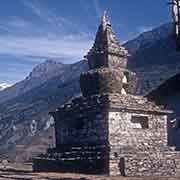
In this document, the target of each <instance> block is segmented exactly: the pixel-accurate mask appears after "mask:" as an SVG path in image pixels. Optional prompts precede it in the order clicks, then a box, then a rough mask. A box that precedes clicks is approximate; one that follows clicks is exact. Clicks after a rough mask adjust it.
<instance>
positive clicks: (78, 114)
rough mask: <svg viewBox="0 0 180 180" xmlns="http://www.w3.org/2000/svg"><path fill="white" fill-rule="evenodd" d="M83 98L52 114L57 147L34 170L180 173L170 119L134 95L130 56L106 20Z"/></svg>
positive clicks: (83, 80) (85, 78) (83, 76)
mask: <svg viewBox="0 0 180 180" xmlns="http://www.w3.org/2000/svg"><path fill="white" fill-rule="evenodd" d="M86 58H87V60H88V63H89V71H88V72H86V73H83V74H81V77H80V86H81V90H82V96H80V97H77V98H75V99H73V100H72V101H71V102H69V103H67V104H65V105H63V106H62V107H60V108H58V109H57V110H56V111H55V112H51V113H50V114H51V115H52V116H53V117H54V119H55V136H56V148H54V149H50V150H48V152H47V154H46V155H42V156H40V157H38V158H36V159H34V170H35V171H60V172H80V173H94V174H109V175H122V176H151V175H154V176H168V175H169V176H172V175H178V174H179V173H180V152H177V151H174V148H173V147H169V146H168V138H167V137H168V135H167V132H168V131H167V128H168V126H169V125H168V115H170V114H171V113H172V112H171V111H167V110H164V109H162V108H161V107H159V106H157V105H156V104H155V103H153V102H150V101H148V100H147V99H146V98H144V97H141V96H135V95H133V94H134V92H135V89H136V82H137V79H136V74H135V73H133V72H131V71H129V70H128V69H127V60H128V52H127V50H125V49H124V48H123V47H122V46H121V45H120V44H119V42H118V41H117V39H116V37H115V35H114V33H113V32H112V27H111V24H110V22H109V20H108V18H107V16H106V15H104V16H103V17H102V20H101V24H100V26H99V29H98V32H97V35H96V39H95V42H94V45H93V47H92V49H91V50H90V51H89V53H88V54H87V56H86Z"/></svg>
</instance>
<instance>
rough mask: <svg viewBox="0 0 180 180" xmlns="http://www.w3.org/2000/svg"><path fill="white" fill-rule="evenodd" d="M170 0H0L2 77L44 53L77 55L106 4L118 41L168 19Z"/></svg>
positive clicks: (14, 77)
mask: <svg viewBox="0 0 180 180" xmlns="http://www.w3.org/2000/svg"><path fill="white" fill-rule="evenodd" d="M167 2H168V0H129V1H128V0H1V2H0V3H1V5H0V83H4V82H7V83H14V82H17V81H19V80H22V79H23V78H24V77H25V76H26V75H27V74H28V73H29V72H30V71H31V69H32V67H33V66H34V65H35V64H38V63H40V62H43V61H45V60H46V59H58V60H60V61H61V62H64V63H71V62H74V61H78V60H81V59H82V57H83V55H85V54H86V52H87V50H88V49H89V48H90V47H91V45H92V42H93V40H94V36H95V33H96V30H97V26H98V25H99V19H100V16H101V15H102V13H103V11H104V10H107V11H108V14H109V16H110V20H111V23H112V25H113V29H114V31H115V33H116V34H117V36H118V38H119V39H120V41H121V42H124V41H126V40H129V39H132V38H133V37H135V36H137V35H138V34H139V33H141V32H143V31H146V30H150V29H152V28H153V27H156V26H159V25H160V24H163V23H167V22H169V21H170V20H171V18H170V8H169V7H168V5H167Z"/></svg>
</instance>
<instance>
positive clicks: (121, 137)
mask: <svg viewBox="0 0 180 180" xmlns="http://www.w3.org/2000/svg"><path fill="white" fill-rule="evenodd" d="M133 118H134V119H135V122H134V121H133ZM166 118H167V116H166V115H157V114H145V113H144V114H142V113H141V112H139V113H137V112H136V113H133V112H128V111H127V112H109V143H110V146H111V147H128V146H129V147H133V148H137V149H139V150H149V149H153V150H155V149H157V148H160V147H163V146H167V141H168V138H167V119H166ZM138 119H139V122H140V123H139V122H138ZM143 121H144V124H141V122H142V123H143ZM117 153H119V152H117Z"/></svg>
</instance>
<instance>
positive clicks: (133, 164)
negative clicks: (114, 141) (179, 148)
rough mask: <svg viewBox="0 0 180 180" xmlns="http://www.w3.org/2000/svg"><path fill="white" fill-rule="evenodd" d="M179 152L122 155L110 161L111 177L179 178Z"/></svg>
mask: <svg viewBox="0 0 180 180" xmlns="http://www.w3.org/2000/svg"><path fill="white" fill-rule="evenodd" d="M179 159H180V152H175V151H165V152H160V151H156V152H153V151H149V152H148V151H146V152H136V153H133V154H132V153H131V154H124V155H123V154H122V155H121V157H119V158H116V159H115V158H114V159H111V160H110V172H111V174H112V175H124V176H131V177H137V176H171V177H172V176H178V177H179V176H180V161H179Z"/></svg>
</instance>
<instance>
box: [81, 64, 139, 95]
mask: <svg viewBox="0 0 180 180" xmlns="http://www.w3.org/2000/svg"><path fill="white" fill-rule="evenodd" d="M123 78H126V81H127V82H123ZM136 84H137V77H136V74H135V73H133V72H130V71H128V70H126V69H121V68H117V69H111V68H100V69H94V70H90V71H88V72H86V73H82V74H81V76H80V87H81V91H82V94H83V96H85V97H86V96H90V95H94V94H102V93H119V94H122V88H124V90H125V91H126V93H128V94H129V93H130V94H133V93H135V90H136Z"/></svg>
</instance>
